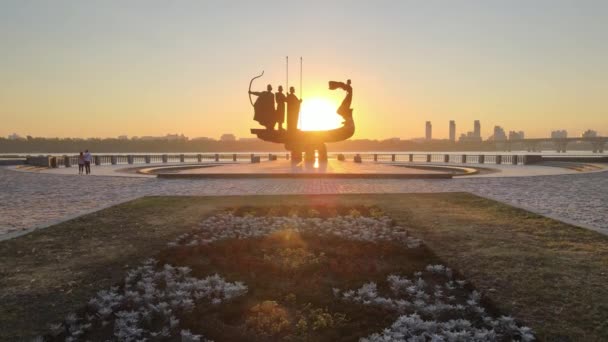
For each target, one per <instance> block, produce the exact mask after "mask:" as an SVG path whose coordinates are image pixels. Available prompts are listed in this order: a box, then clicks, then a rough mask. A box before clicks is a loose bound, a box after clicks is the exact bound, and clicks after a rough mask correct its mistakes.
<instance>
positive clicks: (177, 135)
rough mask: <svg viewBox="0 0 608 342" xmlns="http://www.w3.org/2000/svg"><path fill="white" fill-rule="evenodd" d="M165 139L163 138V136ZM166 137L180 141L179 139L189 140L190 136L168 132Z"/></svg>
mask: <svg viewBox="0 0 608 342" xmlns="http://www.w3.org/2000/svg"><path fill="white" fill-rule="evenodd" d="M161 139H163V138H161ZM164 139H166V140H169V141H178V140H182V141H188V137H186V136H184V135H183V134H167V135H166V136H165V137H164Z"/></svg>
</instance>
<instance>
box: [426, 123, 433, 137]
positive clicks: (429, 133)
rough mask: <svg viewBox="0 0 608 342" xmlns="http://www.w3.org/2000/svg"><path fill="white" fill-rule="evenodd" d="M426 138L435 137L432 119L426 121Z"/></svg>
mask: <svg viewBox="0 0 608 342" xmlns="http://www.w3.org/2000/svg"><path fill="white" fill-rule="evenodd" d="M425 137H426V140H432V139H433V125H431V122H430V121H427V122H426V136H425Z"/></svg>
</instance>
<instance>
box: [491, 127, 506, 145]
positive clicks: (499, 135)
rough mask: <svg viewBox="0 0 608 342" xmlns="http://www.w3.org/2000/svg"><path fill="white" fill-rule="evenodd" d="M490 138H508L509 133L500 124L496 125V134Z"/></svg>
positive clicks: (499, 139) (497, 139)
mask: <svg viewBox="0 0 608 342" xmlns="http://www.w3.org/2000/svg"><path fill="white" fill-rule="evenodd" d="M490 140H494V141H505V140H507V135H506V134H505V130H504V129H503V128H502V127H500V126H494V135H492V137H491V138H490Z"/></svg>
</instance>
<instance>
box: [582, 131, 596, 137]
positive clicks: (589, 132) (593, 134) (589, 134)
mask: <svg viewBox="0 0 608 342" xmlns="http://www.w3.org/2000/svg"><path fill="white" fill-rule="evenodd" d="M583 138H597V132H596V131H594V130H591V129H588V130H586V131H585V132H584V133H583Z"/></svg>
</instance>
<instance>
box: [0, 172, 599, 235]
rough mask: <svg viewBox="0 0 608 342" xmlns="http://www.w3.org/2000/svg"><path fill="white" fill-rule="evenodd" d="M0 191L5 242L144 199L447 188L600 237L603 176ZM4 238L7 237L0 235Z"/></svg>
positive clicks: (50, 184)
mask: <svg viewBox="0 0 608 342" xmlns="http://www.w3.org/2000/svg"><path fill="white" fill-rule="evenodd" d="M60 170H61V169H60ZM53 171H55V170H53ZM94 171H98V170H96V169H94ZM0 189H2V191H0V236H4V237H5V238H6V237H8V236H14V235H17V234H20V233H22V232H23V231H27V230H29V229H35V228H39V227H44V226H48V225H49V224H53V223H56V222H60V221H62V220H65V219H69V218H72V217H74V216H78V215H81V214H83V213H87V212H90V211H94V210H98V209H100V208H103V207H107V206H110V205H114V204H117V203H121V202H124V201H128V200H131V199H134V198H137V197H140V196H146V195H257V194H336V193H338V194H339V193H361V194H365V193H408V192H455V191H464V192H471V193H474V194H477V195H480V196H485V197H488V198H493V199H496V200H499V201H502V202H504V203H508V204H511V205H515V206H519V207H524V208H526V209H529V210H531V211H533V212H536V213H540V214H543V215H548V216H551V217H554V218H558V219H561V220H563V221H566V222H570V223H575V224H578V225H581V226H585V227H589V228H595V229H599V230H603V231H605V232H607V233H608V209H607V208H608V172H594V173H576V174H564V175H552V176H537V177H482V178H454V179H451V180H439V179H438V180H425V179H411V180H400V179H363V180H361V179H233V180H223V179H209V180H179V179H176V180H163V179H157V178H149V177H143V178H142V177H90V176H78V175H66V174H54V173H53V172H49V173H47V172H42V173H32V172H16V171H14V170H12V169H10V168H6V167H0ZM8 233H11V234H9V235H6V234H8ZM0 239H2V238H1V237H0Z"/></svg>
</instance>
